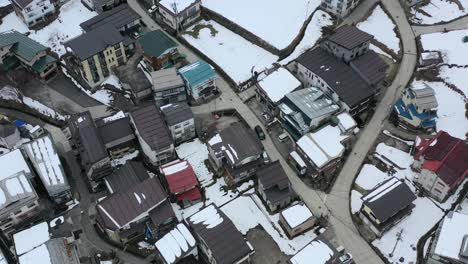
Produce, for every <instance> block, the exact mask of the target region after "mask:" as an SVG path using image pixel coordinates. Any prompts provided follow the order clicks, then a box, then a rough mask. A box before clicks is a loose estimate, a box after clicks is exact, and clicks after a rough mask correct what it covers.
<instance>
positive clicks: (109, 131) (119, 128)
mask: <svg viewBox="0 0 468 264" xmlns="http://www.w3.org/2000/svg"><path fill="white" fill-rule="evenodd" d="M97 125H98V130H99V134H100V135H101V138H102V141H103V143H104V144H108V143H111V142H113V141H115V140H117V139H121V138H124V137H127V136H130V135H133V130H132V127H131V126H130V118H128V117H124V118H120V119H117V120H113V121H110V122H107V123H104V122H99V123H98V124H97Z"/></svg>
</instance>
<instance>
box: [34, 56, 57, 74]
mask: <svg viewBox="0 0 468 264" xmlns="http://www.w3.org/2000/svg"><path fill="white" fill-rule="evenodd" d="M56 61H57V59H56V58H54V57H52V56H50V55H46V56H44V57H42V58H40V59H39V60H37V61H36V62H35V63H34V64H33V66H32V69H33V70H35V71H36V72H42V71H43V70H44V69H45V68H46V67H47V66H49V64H51V63H54V62H56Z"/></svg>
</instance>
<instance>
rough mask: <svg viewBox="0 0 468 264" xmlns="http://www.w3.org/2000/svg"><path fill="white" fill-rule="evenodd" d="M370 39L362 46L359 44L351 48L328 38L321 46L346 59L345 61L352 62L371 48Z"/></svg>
mask: <svg viewBox="0 0 468 264" xmlns="http://www.w3.org/2000/svg"><path fill="white" fill-rule="evenodd" d="M369 45H370V41H367V42H365V43H363V44H361V45H360V46H357V47H355V48H353V49H351V50H349V49H346V48H344V47H342V46H339V45H337V44H335V43H333V42H331V41H329V40H327V39H325V40H324V41H322V43H320V47H321V48H322V49H324V50H326V51H328V52H329V53H331V54H333V55H334V56H335V57H337V58H339V59H342V60H344V61H345V62H350V61H351V60H353V59H354V58H356V57H359V56H361V55H363V54H365V53H366V52H367V51H368V50H369Z"/></svg>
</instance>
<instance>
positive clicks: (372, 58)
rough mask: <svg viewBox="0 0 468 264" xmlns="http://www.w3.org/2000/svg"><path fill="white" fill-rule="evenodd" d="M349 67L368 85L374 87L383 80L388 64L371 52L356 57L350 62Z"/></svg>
mask: <svg viewBox="0 0 468 264" xmlns="http://www.w3.org/2000/svg"><path fill="white" fill-rule="evenodd" d="M351 65H352V66H354V67H355V68H356V70H358V71H359V73H360V74H361V76H362V77H363V78H364V79H366V80H367V81H368V82H369V84H370V85H376V84H377V83H379V82H381V81H382V80H383V79H384V78H385V73H386V71H387V69H388V64H387V63H385V61H383V60H382V59H381V58H380V56H379V55H378V54H377V53H375V52H374V51H372V50H369V51H367V53H366V54H364V55H362V56H359V57H357V58H356V59H354V60H353V61H351Z"/></svg>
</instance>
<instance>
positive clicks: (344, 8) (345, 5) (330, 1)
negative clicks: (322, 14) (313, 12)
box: [320, 0, 359, 17]
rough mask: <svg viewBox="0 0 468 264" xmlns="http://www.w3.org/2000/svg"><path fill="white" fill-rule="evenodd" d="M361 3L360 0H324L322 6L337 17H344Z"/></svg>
mask: <svg viewBox="0 0 468 264" xmlns="http://www.w3.org/2000/svg"><path fill="white" fill-rule="evenodd" d="M358 3H359V0H322V5H321V6H320V7H322V8H323V9H325V10H326V11H328V12H330V13H332V14H334V15H335V16H337V17H344V16H346V15H348V14H349V13H350V11H351V10H353V9H354V7H356V6H357V5H358Z"/></svg>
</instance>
